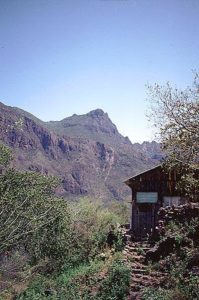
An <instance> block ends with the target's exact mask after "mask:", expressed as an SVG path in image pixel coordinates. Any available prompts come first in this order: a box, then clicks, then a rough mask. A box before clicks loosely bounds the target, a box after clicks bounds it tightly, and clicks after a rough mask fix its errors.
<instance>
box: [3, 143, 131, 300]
mask: <svg viewBox="0 0 199 300" xmlns="http://www.w3.org/2000/svg"><path fill="white" fill-rule="evenodd" d="M10 156H11V155H10V151H9V150H8V149H7V148H6V147H4V146H3V145H2V146H1V155H0V157H1V170H2V172H1V175H0V208H1V210H0V224H1V225H2V224H4V226H1V229H0V242H1V243H0V277H1V279H0V280H1V282H0V293H1V294H0V295H1V299H12V297H13V296H15V297H17V299H46V298H48V299H74V300H75V299H118V300H119V299H123V298H122V297H124V296H125V295H126V293H127V291H128V289H127V287H128V284H129V276H128V274H129V272H128V269H127V268H126V267H124V266H122V265H121V263H120V257H119V256H118V254H117V253H115V251H116V252H117V250H120V249H121V246H122V239H121V234H120V232H119V231H118V229H117V224H118V223H121V222H122V223H123V222H125V221H126V220H124V216H126V215H127V214H126V212H125V207H124V205H121V209H120V207H119V205H118V204H117V205H116V204H114V205H113V206H111V207H110V208H103V207H102V205H101V204H100V203H97V202H95V203H93V202H91V201H90V200H89V199H82V200H81V201H79V202H73V203H68V202H66V201H65V200H64V199H62V198H56V197H55V195H54V188H55V187H56V184H57V181H56V179H55V178H53V177H47V176H42V175H40V174H38V173H32V172H30V173H19V172H17V171H16V170H14V169H10V168H9V166H8V162H9V160H10ZM121 211H123V212H125V214H124V215H121V214H120V212H121ZM110 230H111V231H112V236H113V237H114V238H113V241H112V243H111V245H112V248H113V249H114V250H113V249H112V251H111V250H110V248H109V247H108V245H107V235H108V233H109V232H110ZM109 284H112V290H111V292H110V290H109ZM27 285H29V287H27ZM121 293H122V294H121Z"/></svg>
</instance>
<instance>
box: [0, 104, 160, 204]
mask: <svg viewBox="0 0 199 300" xmlns="http://www.w3.org/2000/svg"><path fill="white" fill-rule="evenodd" d="M0 140H1V142H3V143H4V144H6V145H7V146H9V147H11V148H12V150H13V162H12V165H13V166H14V167H15V168H17V169H18V170H21V171H34V172H40V173H42V174H45V175H54V176H57V177H59V178H60V182H61V184H60V187H59V189H58V193H59V194H61V195H63V196H65V197H66V198H75V197H80V196H89V197H92V198H93V199H102V200H104V201H108V200H111V199H117V200H125V199H126V198H127V197H129V195H130V190H129V188H128V187H126V186H125V184H124V183H123V182H124V181H125V179H126V178H128V177H131V176H133V175H135V174H136V173H139V172H141V171H144V170H146V169H149V168H151V167H153V166H155V165H157V164H158V163H159V160H160V159H161V157H162V152H161V150H160V145H159V144H158V143H156V142H151V143H150V142H143V143H142V144H138V143H136V144H132V143H131V141H130V140H129V139H128V137H123V136H122V135H121V134H120V133H119V132H118V130H117V127H116V126H115V125H114V124H113V123H112V121H111V120H110V118H109V116H108V114H107V113H105V112H104V111H103V110H101V109H96V110H93V111H91V112H89V113H87V114H84V115H73V116H71V117H68V118H65V119H63V120H61V121H50V122H43V121H41V120H39V119H38V118H36V117H35V116H33V115H31V114H30V113H28V112H26V111H23V110H21V109H19V108H15V107H10V106H6V105H4V104H3V103H0Z"/></svg>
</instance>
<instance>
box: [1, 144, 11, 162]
mask: <svg viewBox="0 0 199 300" xmlns="http://www.w3.org/2000/svg"><path fill="white" fill-rule="evenodd" d="M11 157H12V154H11V150H10V149H9V148H8V147H6V146H4V145H3V144H0V168H5V167H7V166H8V164H9V162H10V160H11Z"/></svg>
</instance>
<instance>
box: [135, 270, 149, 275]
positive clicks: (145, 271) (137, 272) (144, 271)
mask: <svg viewBox="0 0 199 300" xmlns="http://www.w3.org/2000/svg"><path fill="white" fill-rule="evenodd" d="M131 272H132V273H131V274H142V275H143V274H149V272H148V270H146V269H131Z"/></svg>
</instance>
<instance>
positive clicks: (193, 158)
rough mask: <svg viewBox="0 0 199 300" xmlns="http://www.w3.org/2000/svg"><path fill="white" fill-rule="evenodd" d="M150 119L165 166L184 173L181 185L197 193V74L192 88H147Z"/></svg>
mask: <svg viewBox="0 0 199 300" xmlns="http://www.w3.org/2000/svg"><path fill="white" fill-rule="evenodd" d="M149 97H150V99H151V109H150V114H149V117H150V120H151V121H152V122H153V124H154V125H155V127H156V128H157V130H158V135H159V138H160V142H161V143H162V147H163V150H164V151H165V153H166V155H167V158H166V167H167V168H174V167H175V168H178V169H180V171H181V172H182V173H183V177H182V181H181V185H180V188H181V189H182V190H183V191H186V192H187V193H189V196H191V195H192V194H194V195H198V192H199V190H198V189H199V179H198V175H196V174H198V172H199V147H198V145H199V75H198V74H195V78H194V82H193V87H188V88H187V89H186V90H184V91H182V90H180V89H177V88H173V87H172V86H171V85H170V84H169V83H167V85H166V86H160V85H158V84H155V86H153V87H152V86H150V87H149Z"/></svg>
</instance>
